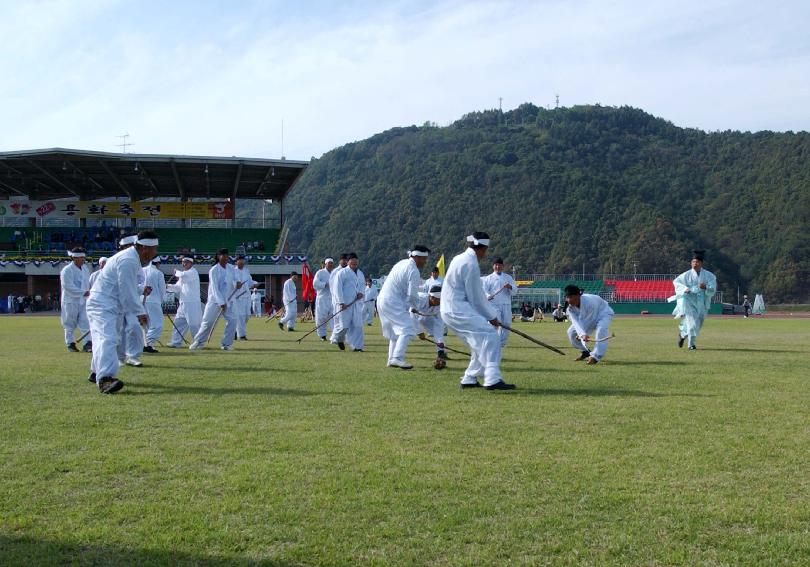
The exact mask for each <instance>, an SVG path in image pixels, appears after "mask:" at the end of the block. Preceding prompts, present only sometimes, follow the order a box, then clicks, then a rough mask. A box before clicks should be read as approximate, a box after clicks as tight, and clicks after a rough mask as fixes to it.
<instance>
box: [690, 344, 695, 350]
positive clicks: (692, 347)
mask: <svg viewBox="0 0 810 567" xmlns="http://www.w3.org/2000/svg"><path fill="white" fill-rule="evenodd" d="M689 350H697V346H696V345H692V346H690V347H689Z"/></svg>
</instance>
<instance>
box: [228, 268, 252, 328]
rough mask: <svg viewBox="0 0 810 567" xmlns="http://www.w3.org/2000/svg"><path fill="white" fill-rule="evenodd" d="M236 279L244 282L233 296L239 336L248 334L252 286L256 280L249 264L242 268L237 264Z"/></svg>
mask: <svg viewBox="0 0 810 567" xmlns="http://www.w3.org/2000/svg"><path fill="white" fill-rule="evenodd" d="M234 273H235V274H236V281H238V282H242V287H241V288H240V289H239V291H237V292H236V295H234V296H233V307H234V315H235V316H236V335H237V336H238V337H246V336H247V322H248V319H250V300H251V297H250V288H251V287H253V286H254V285H256V283H257V282H256V281H254V280H253V277H252V276H251V275H250V270H248V269H247V266H244V267H242V268H241V269H240V268H239V267H238V266H237V267H236V269H235V270H234Z"/></svg>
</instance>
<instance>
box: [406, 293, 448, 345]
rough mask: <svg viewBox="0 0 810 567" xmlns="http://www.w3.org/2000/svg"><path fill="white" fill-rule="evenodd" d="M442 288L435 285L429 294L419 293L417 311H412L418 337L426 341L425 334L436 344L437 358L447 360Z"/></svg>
mask: <svg viewBox="0 0 810 567" xmlns="http://www.w3.org/2000/svg"><path fill="white" fill-rule="evenodd" d="M441 299H442V286H440V285H434V286H433V287H432V288H430V291H428V292H427V293H425V292H423V291H420V292H419V301H418V303H417V306H416V309H411V317H412V318H413V320H414V326H415V327H416V332H417V336H418V337H419V338H420V339H422V340H425V338H426V336H425V333H427V334H428V335H430V336H431V337H433V340H434V341H435V342H436V358H441V359H444V360H447V352H446V351H445V349H444V322H443V321H442V316H441Z"/></svg>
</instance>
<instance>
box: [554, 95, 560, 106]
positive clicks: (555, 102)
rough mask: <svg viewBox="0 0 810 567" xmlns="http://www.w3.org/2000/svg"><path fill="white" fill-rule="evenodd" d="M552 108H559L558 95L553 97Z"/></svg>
mask: <svg viewBox="0 0 810 567" xmlns="http://www.w3.org/2000/svg"><path fill="white" fill-rule="evenodd" d="M554 108H560V95H554Z"/></svg>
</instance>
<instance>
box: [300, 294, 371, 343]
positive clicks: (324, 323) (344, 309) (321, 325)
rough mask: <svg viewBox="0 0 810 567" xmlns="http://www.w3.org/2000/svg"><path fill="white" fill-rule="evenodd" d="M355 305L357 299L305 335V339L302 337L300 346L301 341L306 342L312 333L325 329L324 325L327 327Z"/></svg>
mask: <svg viewBox="0 0 810 567" xmlns="http://www.w3.org/2000/svg"><path fill="white" fill-rule="evenodd" d="M355 303H357V298H355V300H354V301H352V302H351V303H349V304H348V305H346V306H345V307H343V308H342V309H340V310H338V311H336V312H335V313H333V314H332V316H331V317H329V318H328V319H327V320H326V321H324V322H323V323H321V324H320V325H318V326H317V327H315V328H314V329H312V330H311V331H310V332H308V333H307V334H306V335H304V336H303V337H301V338H300V339H298V344H301V341H303V340H304V339H305V338H307V337H308V336H309V335H311V334H312V333H314V332H315V331H317V330H318V329H320V328H321V327H323V326H324V325H326V324H327V323H328V322H329V321H331V320H332V319H334V318H335V317H337V316H338V315H339V314H340V313H342V312H344V311H346V310H347V309H348V308H349V307H351V306H352V305H354V304H355Z"/></svg>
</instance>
